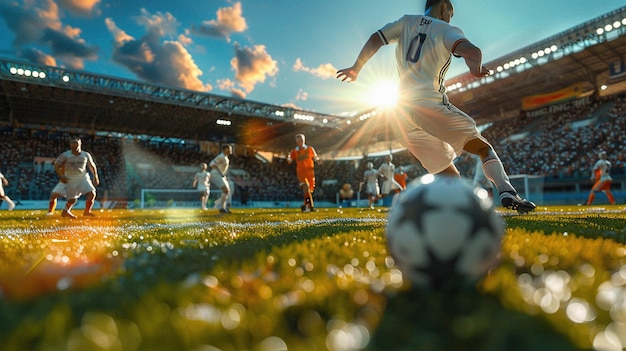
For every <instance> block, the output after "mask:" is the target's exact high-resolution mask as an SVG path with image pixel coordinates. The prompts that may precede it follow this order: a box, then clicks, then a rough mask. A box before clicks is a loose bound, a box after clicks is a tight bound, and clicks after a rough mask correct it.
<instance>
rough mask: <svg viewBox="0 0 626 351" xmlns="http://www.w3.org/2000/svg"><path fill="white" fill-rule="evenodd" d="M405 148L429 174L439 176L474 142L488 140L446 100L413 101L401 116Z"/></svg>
mask: <svg viewBox="0 0 626 351" xmlns="http://www.w3.org/2000/svg"><path fill="white" fill-rule="evenodd" d="M397 121H398V127H399V133H401V134H402V140H403V143H404V146H405V147H406V148H407V149H408V150H409V151H410V152H411V153H412V154H413V155H414V156H415V157H416V158H417V159H418V160H419V161H420V163H421V164H422V166H423V167H424V168H426V170H427V171H428V172H429V173H439V172H441V171H443V170H445V169H446V168H448V167H449V166H450V165H452V162H453V161H454V159H455V158H456V157H457V156H458V155H460V154H461V152H462V151H463V147H465V144H466V143H467V142H468V141H470V140H473V139H476V138H478V139H481V140H483V141H484V142H485V143H487V140H486V139H485V138H484V137H483V136H482V135H481V134H480V132H479V131H478V129H477V128H476V122H475V121H474V120H473V119H472V118H471V117H470V116H469V115H467V114H466V113H465V112H463V111H461V110H459V109H458V108H456V107H455V106H454V105H452V104H450V103H449V102H447V98H446V97H445V96H444V97H443V98H442V100H435V99H422V100H418V101H413V102H412V106H407V107H405V108H404V109H403V110H401V111H400V114H399V115H398V116H397Z"/></svg>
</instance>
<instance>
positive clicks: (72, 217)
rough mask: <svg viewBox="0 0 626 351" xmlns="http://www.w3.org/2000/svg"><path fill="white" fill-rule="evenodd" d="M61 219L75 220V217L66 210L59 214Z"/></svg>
mask: <svg viewBox="0 0 626 351" xmlns="http://www.w3.org/2000/svg"><path fill="white" fill-rule="evenodd" d="M61 217H64V218H70V219H74V218H76V215H75V214H73V213H72V212H70V211H68V210H63V212H61Z"/></svg>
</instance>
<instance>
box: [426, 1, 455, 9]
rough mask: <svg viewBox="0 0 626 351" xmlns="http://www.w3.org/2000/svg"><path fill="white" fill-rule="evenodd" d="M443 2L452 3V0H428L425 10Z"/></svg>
mask: <svg viewBox="0 0 626 351" xmlns="http://www.w3.org/2000/svg"><path fill="white" fill-rule="evenodd" d="M442 2H445V3H448V4H450V0H426V6H424V10H428V9H429V8H431V7H433V6H435V5H437V4H439V3H442Z"/></svg>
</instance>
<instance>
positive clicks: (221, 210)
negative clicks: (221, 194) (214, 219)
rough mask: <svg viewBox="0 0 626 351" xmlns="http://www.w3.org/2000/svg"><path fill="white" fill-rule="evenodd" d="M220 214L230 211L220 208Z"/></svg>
mask: <svg viewBox="0 0 626 351" xmlns="http://www.w3.org/2000/svg"><path fill="white" fill-rule="evenodd" d="M220 213H230V210H228V209H227V208H220Z"/></svg>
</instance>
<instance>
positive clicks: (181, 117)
mask: <svg viewBox="0 0 626 351" xmlns="http://www.w3.org/2000/svg"><path fill="white" fill-rule="evenodd" d="M615 21H626V6H625V7H622V8H619V9H617V10H615V11H612V12H610V13H607V14H605V15H603V16H600V17H598V18H595V19H592V20H590V21H588V22H586V23H583V24H581V25H579V26H576V27H574V28H571V29H570V30H567V31H565V32H563V33H559V34H557V35H555V36H552V37H549V38H546V39H544V40H540V41H538V42H537V43H535V44H533V45H531V46H529V47H526V48H522V49H520V50H518V51H516V52H513V53H511V54H509V55H506V56H504V57H502V58H499V59H497V60H494V61H492V62H490V63H488V65H490V66H492V67H494V69H495V74H494V75H493V76H491V77H488V78H483V79H482V80H475V79H473V78H471V77H469V76H468V75H461V76H459V77H453V78H452V79H449V80H448V81H447V82H446V83H447V84H449V85H450V92H449V96H450V100H451V101H452V102H453V103H455V104H456V105H458V106H460V107H462V108H463V109H464V110H466V111H468V112H469V113H471V114H472V115H473V116H475V117H476V119H477V122H478V123H479V124H480V125H481V128H483V129H484V131H483V132H484V133H485V135H486V136H487V137H488V138H489V140H491V141H492V142H493V143H494V147H495V148H496V149H497V151H498V153H499V155H500V156H501V157H502V159H503V162H504V165H505V166H506V167H507V171H508V173H509V174H513V175H515V174H529V175H541V176H543V177H544V178H545V179H544V180H545V182H544V187H545V191H546V192H547V193H554V194H556V195H554V196H553V200H554V201H561V202H574V201H579V198H580V197H584V196H586V193H587V192H588V190H589V187H590V186H591V183H590V181H589V179H588V175H589V171H590V170H589V168H590V167H591V166H592V164H593V162H592V160H594V159H595V156H596V153H597V152H598V151H599V150H604V151H606V152H607V155H608V157H609V161H611V162H612V164H613V170H612V175H614V188H615V190H616V192H615V195H616V198H617V200H618V203H623V202H624V200H625V199H624V197H625V195H624V194H625V193H626V185H625V182H626V174H625V171H624V152H625V151H624V150H626V141H625V140H624V134H625V133H624V132H625V130H626V98H625V92H626V64H625V63H624V62H625V60H626V59H625V58H626V23H624V25H622V26H618V27H616V28H614V29H611V30H603V31H599V30H598V28H607V26H606V24H607V23H609V24H610V23H614V22H615ZM555 43H556V44H555ZM548 48H550V50H547V49H548ZM539 51H542V55H540V56H539V57H537V58H535V55H536V54H537V53H538V52H539ZM520 57H524V58H525V60H523V61H524V62H523V63H521V62H518V60H519V58H520ZM619 67H621V68H619ZM34 71H38V72H45V74H43V75H42V74H39V75H38V77H35V76H34V75H32V74H30V73H29V74H26V72H34ZM42 76H43V77H45V78H42ZM0 84H1V85H2V88H3V89H1V90H0V142H2V143H3V145H6V147H5V148H4V149H3V150H1V151H0V157H1V160H2V164H0V168H1V169H2V171H3V173H4V174H5V176H7V178H8V179H9V180H10V186H9V187H8V188H7V192H8V193H9V194H11V196H12V197H14V198H15V199H16V200H18V201H19V200H22V201H25V200H45V199H47V198H48V196H49V192H50V190H51V189H52V188H53V187H54V185H55V184H56V182H57V178H56V176H55V175H54V173H53V170H52V167H51V165H52V162H53V160H54V158H55V157H56V156H57V155H58V154H59V153H60V152H62V151H64V150H66V149H67V145H68V143H67V138H68V137H69V136H70V135H78V136H80V137H81V138H82V139H83V145H84V149H85V150H87V151H90V152H91V153H92V154H93V155H94V157H95V159H96V162H97V163H98V166H99V171H100V172H101V174H100V176H101V180H102V184H101V186H100V187H99V190H98V192H99V193H98V194H99V197H101V196H106V197H108V198H109V199H120V200H121V201H127V202H133V201H135V200H136V199H137V198H138V197H139V192H140V190H141V189H142V188H170V189H189V188H190V183H191V178H192V175H191V172H192V170H194V171H195V169H196V167H197V164H198V163H199V162H206V161H208V160H210V159H211V158H212V157H213V156H214V155H215V154H217V152H218V150H219V145H220V144H221V143H225V142H227V143H232V144H234V145H235V155H234V157H233V167H232V169H233V173H232V175H231V177H232V180H233V181H234V182H235V184H236V189H235V201H236V203H239V204H243V205H245V204H246V203H248V202H252V201H267V202H284V201H290V200H296V199H299V198H300V193H299V190H298V187H297V184H296V179H295V176H294V170H293V169H292V168H291V167H290V166H289V165H288V164H287V163H286V162H285V159H284V156H285V152H287V151H288V149H289V148H290V146H291V145H292V143H293V136H294V135H295V134H297V133H304V134H306V135H307V141H308V142H309V143H310V144H311V145H314V146H315V148H316V149H317V151H318V153H320V155H322V159H323V162H321V163H320V164H318V166H317V171H316V175H317V178H318V180H317V182H318V188H317V190H316V197H317V198H319V199H324V200H326V201H328V202H334V201H335V196H336V193H337V191H338V189H339V187H340V186H341V185H342V184H344V183H349V184H351V185H352V187H353V188H355V189H358V183H359V181H360V177H361V176H362V174H363V171H364V167H365V164H366V163H367V162H368V161H372V162H373V163H374V164H375V166H376V167H377V166H378V165H379V164H380V163H381V162H382V158H381V156H375V155H382V153H381V152H383V153H384V151H385V150H387V152H389V150H394V151H395V154H394V163H395V164H396V166H403V168H404V170H405V171H407V173H408V174H409V178H410V179H414V178H416V177H418V176H420V175H421V174H424V173H425V171H424V170H423V169H422V168H421V166H419V164H417V163H416V161H415V159H414V158H413V157H412V156H411V155H410V154H408V153H407V152H406V151H398V149H397V145H396V144H395V142H394V132H393V131H392V130H389V128H387V126H386V124H385V123H384V120H382V119H381V118H386V116H385V114H384V113H379V111H376V110H365V111H364V112H363V113H362V114H360V115H357V116H354V117H351V118H344V117H338V116H332V115H326V114H320V113H312V112H305V111H298V110H294V109H290V108H283V107H280V106H274V105H268V104H261V103H255V102H251V101H246V100H241V99H236V98H227V97H223V96H217V95H211V94H206V93H199V92H193V91H186V90H182V89H177V88H172V87H163V86H158V85H151V84H144V83H141V82H135V81H129V80H122V79H116V78H112V77H106V76H100V75H94V74H89V73H86V72H78V71H71V70H66V69H62V68H57V67H48V66H41V65H35V64H32V63H26V62H15V61H9V60H3V59H0ZM572 86H575V87H576V88H575V89H574V90H573V91H576V94H575V95H572V96H571V97H569V98H568V99H566V100H558V101H550V103H549V104H548V105H544V106H538V107H536V108H530V109H528V108H527V109H524V108H523V106H522V101H523V100H524V99H525V98H528V97H532V96H534V95H538V94H539V95H540V94H545V93H550V92H554V91H557V90H559V89H567V88H568V87H572ZM578 88H580V89H578ZM348 121H349V122H350V123H347V122H348ZM224 122H228V123H224ZM229 124H230V125H229ZM381 125H384V126H385V128H381ZM258 151H262V152H264V153H269V154H272V155H273V156H272V157H271V158H270V159H264V158H263V157H259V153H257V152H258ZM461 170H462V171H463V173H464V174H465V175H467V176H471V174H470V173H471V167H461ZM547 201H552V200H551V199H550V197H548V200H547Z"/></svg>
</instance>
